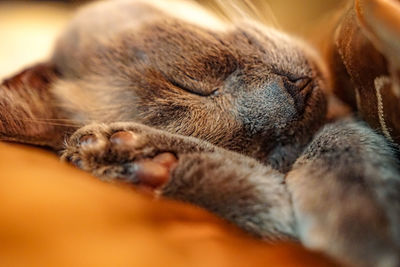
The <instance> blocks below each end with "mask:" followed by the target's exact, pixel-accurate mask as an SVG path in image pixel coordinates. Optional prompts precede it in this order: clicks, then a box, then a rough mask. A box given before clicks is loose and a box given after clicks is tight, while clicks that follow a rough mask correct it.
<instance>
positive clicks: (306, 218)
mask: <svg viewBox="0 0 400 267" xmlns="http://www.w3.org/2000/svg"><path fill="white" fill-rule="evenodd" d="M287 184H288V189H289V191H290V193H291V195H292V199H293V209H294V212H295V217H296V221H297V225H298V232H299V236H300V239H301V240H302V242H303V243H304V244H305V245H307V246H308V247H311V248H315V249H318V250H323V251H325V252H327V253H328V254H330V255H332V256H334V257H335V258H337V259H341V260H343V262H344V263H347V264H350V265H356V266H398V264H399V256H398V255H399V254H398V251H399V250H398V245H399V244H400V243H399V228H400V224H399V223H400V205H399V204H400V174H399V170H398V163H397V162H396V159H395V155H394V151H393V150H392V149H391V148H390V146H389V145H388V144H387V142H386V141H385V140H384V138H383V137H381V136H379V135H378V134H376V133H374V132H373V131H372V130H371V129H369V128H368V127H367V126H365V125H364V124H362V123H356V122H350V121H347V122H339V123H335V124H333V125H328V126H326V127H325V128H324V129H322V131H321V132H320V133H319V134H317V136H316V137H315V138H314V140H313V142H312V143H311V144H310V145H309V147H308V148H306V150H305V151H304V153H303V155H302V157H301V158H299V159H298V160H297V162H296V163H295V165H294V168H293V170H292V171H291V172H290V173H289V174H288V177H287Z"/></svg>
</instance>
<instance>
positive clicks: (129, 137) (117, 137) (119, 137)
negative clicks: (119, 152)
mask: <svg viewBox="0 0 400 267" xmlns="http://www.w3.org/2000/svg"><path fill="white" fill-rule="evenodd" d="M137 141H138V136H137V135H136V134H134V133H132V132H129V131H119V132H116V133H114V134H113V135H112V136H111V137H110V142H111V143H112V144H114V145H135V144H136V143H137Z"/></svg>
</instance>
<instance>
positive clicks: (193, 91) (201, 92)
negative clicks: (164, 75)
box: [168, 79, 218, 97]
mask: <svg viewBox="0 0 400 267" xmlns="http://www.w3.org/2000/svg"><path fill="white" fill-rule="evenodd" d="M168 81H169V82H170V83H171V84H172V85H173V86H175V87H177V88H179V89H181V90H183V91H186V92H188V93H191V94H194V95H198V96H202V97H207V96H212V95H215V94H216V93H217V91H218V88H216V89H215V90H212V91H210V92H205V91H204V90H201V89H197V88H189V87H187V86H184V85H182V84H181V83H178V82H176V81H173V80H171V79H168Z"/></svg>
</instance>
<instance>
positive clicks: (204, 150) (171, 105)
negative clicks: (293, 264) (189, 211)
mask: <svg viewBox="0 0 400 267" xmlns="http://www.w3.org/2000/svg"><path fill="white" fill-rule="evenodd" d="M164 11H165V10H161V9H157V8H155V7H154V6H153V5H151V4H147V3H144V2H143V1H134V0H129V1H128V0H120V1H105V2H101V3H98V4H95V5H92V6H89V7H87V8H85V9H84V10H82V11H81V12H80V13H79V14H78V15H77V17H76V18H75V19H74V20H73V21H72V23H71V24H70V26H69V27H68V28H67V30H66V31H65V33H64V34H63V35H62V36H61V37H60V39H59V41H58V43H57V45H56V48H55V51H54V55H53V57H52V60H51V63H52V65H53V66H54V69H55V70H56V71H54V72H55V73H57V75H56V77H53V79H52V81H51V86H49V85H46V88H47V87H49V88H48V90H46V95H48V96H49V99H51V100H52V101H51V103H49V102H47V101H44V102H43V103H42V104H43V105H44V106H46V107H48V108H49V109H50V110H51V111H52V113H51V114H57V116H56V117H52V116H53V115H49V114H48V113H45V111H44V110H45V109H43V108H42V107H40V108H36V107H34V106H29V105H28V104H27V103H25V104H24V105H22V104H18V105H17V104H15V107H17V106H18V107H21V108H22V109H25V108H24V107H26V109H27V110H28V111H30V112H29V114H33V115H32V118H30V119H33V118H40V117H44V118H46V119H59V120H61V119H68V120H72V121H73V122H74V127H75V128H76V126H84V125H86V126H84V127H82V128H80V129H79V130H77V131H76V132H75V133H74V134H73V135H72V136H71V137H70V138H69V139H68V140H67V141H66V144H65V146H64V151H63V155H62V157H63V159H66V160H70V161H71V162H73V163H75V164H76V165H77V166H79V167H80V168H82V169H84V170H87V171H90V172H92V173H93V174H94V175H96V176H99V177H101V178H103V179H106V180H112V179H124V180H126V181H128V182H133V183H136V182H137V180H136V177H135V166H136V165H135V164H136V163H135V162H136V161H137V160H140V159H142V158H152V157H154V156H156V155H157V154H159V153H162V152H173V153H174V154H175V155H176V156H177V157H178V165H177V166H176V168H174V169H173V170H172V172H171V173H170V178H169V181H168V182H167V183H166V184H165V185H164V186H162V187H161V188H159V190H158V193H159V194H160V195H163V196H167V197H170V198H174V199H179V200H183V201H188V202H191V203H194V204H197V205H200V206H202V207H205V208H206V209H208V210H210V211H213V212H215V213H217V214H219V215H220V216H221V217H223V218H225V219H227V220H229V221H231V222H232V223H235V224H237V225H238V226H240V227H241V228H243V229H245V230H246V231H248V232H250V233H252V234H254V235H256V236H259V237H262V238H264V239H266V240H280V239H283V240H288V239H290V240H300V241H301V242H302V243H303V244H304V245H306V246H308V247H310V248H313V249H316V250H321V251H324V252H326V253H327V254H329V255H331V256H333V257H335V258H336V259H338V260H339V261H342V262H343V263H347V264H351V265H356V266H398V265H399V264H400V261H399V257H398V250H399V245H400V242H399V240H400V237H399V231H400V230H399V229H400V224H399V220H400V219H399V214H400V212H399V200H400V189H399V179H400V178H399V177H400V174H399V170H398V167H399V166H398V165H399V164H398V162H397V161H396V159H395V156H394V152H393V151H392V149H391V148H390V145H389V144H388V143H387V141H386V140H385V139H384V138H383V137H381V136H380V135H378V134H376V133H374V132H373V131H372V130H371V129H369V128H368V126H366V125H364V124H363V123H359V122H353V121H341V122H337V123H333V124H330V125H327V126H325V127H323V128H322V129H321V130H320V131H319V132H318V133H317V134H316V132H317V131H318V129H319V128H320V127H321V126H322V125H323V124H324V123H325V113H326V103H325V102H326V101H325V98H324V95H323V93H322V89H325V88H326V87H327V84H328V82H327V81H326V77H325V75H324V72H323V71H322V68H321V63H320V62H319V61H318V59H317V58H316V57H315V56H313V53H312V51H311V50H310V49H309V48H308V47H307V46H305V45H304V44H303V43H302V42H300V41H298V40H295V39H293V38H290V37H288V36H286V35H284V34H282V33H280V32H278V31H276V30H273V29H270V28H265V27H262V26H260V25H257V24H254V23H237V24H234V25H228V26H226V25H223V27H221V28H218V29H217V28H216V29H214V28H212V27H210V26H204V27H202V26H199V25H198V23H197V24H196V23H195V24H192V23H188V22H187V21H185V20H181V19H179V18H177V17H176V16H172V15H170V14H169V12H164ZM18 86H19V87H21V88H22V89H23V88H25V89H26V90H28V89H29V88H31V86H30V85H29V86H25V84H22V85H21V84H19V85H18ZM24 86H25V87H24ZM13 87H16V85H15V82H14V83H11V85H9V86H3V89H4V90H5V89H7V88H13ZM15 99H17V98H15ZM1 101H3V102H1ZM5 101H6V104H4V102H5ZM19 101H20V102H21V100H19ZM0 104H3V106H5V107H8V106H10V105H13V103H12V101H10V100H9V97H8V98H7V100H0ZM3 106H2V105H0V116H1V117H0V119H1V120H0V129H1V130H2V135H0V136H1V137H2V138H3V139H7V140H20V141H24V142H30V140H31V139H29V138H27V137H30V136H32V133H26V129H30V128H28V127H21V131H20V132H18V127H13V131H12V133H10V132H7V131H6V130H5V129H7V126H8V125H16V124H15V123H14V122H15V121H18V119H19V118H17V117H15V116H14V114H9V113H7V109H6V108H3V109H1V108H2V107H3ZM31 109H32V110H33V111H32V112H31ZM21 114H23V112H22V113H21ZM118 121H120V123H114V122H118ZM13 123H14V124H13ZM22 126H24V125H22ZM30 126H31V125H30ZM31 128H32V127H31ZM3 131H4V132H3ZM24 131H25V132H24ZM118 131H128V132H130V133H132V134H134V136H135V143H134V144H126V145H125V146H116V145H115V144H112V142H110V137H111V136H112V134H114V133H116V132H118ZM43 132H44V134H43V136H42V138H43V142H44V143H45V144H47V145H50V146H52V147H53V148H55V149H57V148H58V147H59V145H60V144H54V140H58V139H57V138H56V139H54V138H52V140H53V141H52V142H49V141H48V139H49V137H48V132H49V131H48V130H47V129H46V131H43ZM64 134H65V131H62V130H54V132H53V135H54V136H57V137H60V136H61V137H62V136H63V135H64ZM88 135H92V136H95V137H96V142H94V143H91V144H88V145H82V144H81V143H80V140H81V138H83V137H85V136H88ZM4 136H5V137H4ZM44 137H47V139H46V138H44ZM46 141H47V143H46ZM34 143H35V144H38V143H39V144H41V143H40V142H36V141H35V142H34ZM294 162H295V163H294ZM293 163H294V165H293ZM343 199H344V200H346V203H343Z"/></svg>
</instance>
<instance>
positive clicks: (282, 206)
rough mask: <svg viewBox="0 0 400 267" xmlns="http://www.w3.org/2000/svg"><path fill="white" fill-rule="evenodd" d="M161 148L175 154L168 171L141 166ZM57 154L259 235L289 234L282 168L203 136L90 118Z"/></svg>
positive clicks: (159, 153)
mask: <svg viewBox="0 0 400 267" xmlns="http://www.w3.org/2000/svg"><path fill="white" fill-rule="evenodd" d="M166 152H168V153H172V154H174V155H175V156H176V157H177V159H176V160H175V161H176V162H175V163H173V164H170V162H171V161H170V160H167V161H168V164H166V165H167V166H168V168H167V169H168V176H169V177H167V178H166V179H163V178H161V179H160V176H163V173H165V172H163V171H161V172H158V171H157V174H154V173H153V174H151V172H152V171H151V170H144V169H145V168H146V166H153V171H154V163H158V162H160V160H159V157H160V156H161V157H162V155H165V153H166ZM63 158H64V159H69V160H71V161H72V162H75V163H76V164H77V165H78V166H80V167H81V168H82V169H84V170H87V171H90V172H92V173H93V174H94V175H96V176H100V177H105V178H106V179H110V178H117V179H118V178H119V179H123V180H126V181H128V182H133V183H139V184H145V185H147V186H150V187H156V191H157V192H158V194H160V195H162V196H166V197H170V198H174V199H179V200H183V201H187V202H191V203H193V204H197V205H200V206H202V207H204V208H206V209H208V210H210V211H212V212H215V213H217V214H219V215H220V216H222V217H223V218H225V219H227V220H229V221H231V222H233V223H235V224H237V225H238V226H240V227H241V228H243V229H245V230H247V231H249V232H251V233H253V234H255V235H257V236H261V237H263V238H265V239H288V238H293V236H294V232H293V228H294V226H293V214H292V209H291V203H290V197H289V195H288V193H287V190H286V186H285V184H284V176H283V174H281V173H279V172H277V171H275V170H273V169H272V168H270V167H267V166H264V165H262V164H260V163H258V162H257V161H256V160H253V159H251V158H247V157H244V156H242V155H239V154H236V153H233V152H230V151H226V150H223V149H220V148H218V147H215V146H213V145H211V144H209V143H207V142H205V141H201V140H198V139H195V138H191V137H186V136H179V135H173V134H169V133H166V132H164V131H159V130H156V129H153V128H150V127H146V126H144V125H141V124H137V123H115V124H110V125H104V124H94V125H89V126H86V127H84V128H82V129H80V130H78V131H77V132H76V133H75V134H74V135H73V136H72V137H71V139H70V141H69V143H68V145H67V147H66V150H65V153H64V154H63ZM149 161H151V162H152V164H153V165H152V164H149ZM161 161H162V160H161ZM143 162H147V163H146V164H147V165H146V164H144V163H143ZM144 165H146V166H144ZM161 165H162V164H161ZM166 165H165V164H164V166H166ZM171 166H173V167H171ZM160 173H161V174H160ZM144 174H145V175H144ZM154 180H157V182H156V183H154ZM160 180H161V181H163V182H161V183H159V181H160Z"/></svg>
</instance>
